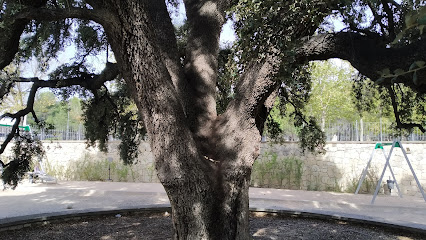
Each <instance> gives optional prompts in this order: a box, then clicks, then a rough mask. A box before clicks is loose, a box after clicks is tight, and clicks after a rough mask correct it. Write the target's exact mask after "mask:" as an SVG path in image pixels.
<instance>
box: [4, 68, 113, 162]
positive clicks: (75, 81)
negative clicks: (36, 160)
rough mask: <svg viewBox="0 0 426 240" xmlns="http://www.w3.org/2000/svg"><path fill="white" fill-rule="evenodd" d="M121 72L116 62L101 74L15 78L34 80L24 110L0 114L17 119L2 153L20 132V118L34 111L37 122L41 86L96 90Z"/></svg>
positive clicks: (24, 80) (17, 80)
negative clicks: (46, 78)
mask: <svg viewBox="0 0 426 240" xmlns="http://www.w3.org/2000/svg"><path fill="white" fill-rule="evenodd" d="M118 74H119V71H118V67H117V64H115V63H107V65H106V67H105V69H104V70H103V71H102V73H101V74H99V75H89V74H82V76H81V77H74V78H68V79H60V80H59V79H55V80H40V79H39V78H19V79H14V81H15V82H32V83H33V85H32V86H31V90H30V93H29V95H28V99H27V104H26V107H25V108H24V109H22V110H19V111H18V112H16V113H5V114H3V115H2V116H0V119H2V118H5V117H8V118H12V119H15V123H14V125H13V127H12V131H11V132H10V133H9V134H8V136H7V137H6V140H5V141H4V142H3V143H2V145H1V146H0V154H2V153H3V152H4V150H5V149H6V147H7V145H8V144H9V143H10V141H12V139H13V137H14V136H15V135H16V134H18V129H19V123H20V118H21V117H23V116H25V115H27V114H29V113H32V114H33V117H34V119H35V120H36V122H38V119H37V117H36V114H35V112H34V101H35V96H36V93H37V91H38V89H39V88H46V87H48V88H62V87H70V86H75V85H78V86H82V87H84V88H86V89H89V90H91V91H94V90H96V89H99V88H100V87H101V86H103V84H104V83H105V82H107V81H111V80H114V79H115V78H116V77H117V76H118Z"/></svg>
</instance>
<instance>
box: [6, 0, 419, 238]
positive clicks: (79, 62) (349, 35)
mask: <svg viewBox="0 0 426 240" xmlns="http://www.w3.org/2000/svg"><path fill="white" fill-rule="evenodd" d="M167 2H168V3H171V4H176V2H175V1H167ZM1 3H2V4H1V6H2V10H1V11H0V21H1V25H2V28H0V36H2V37H1V38H0V68H1V69H3V68H4V67H6V66H7V65H9V64H10V63H11V62H12V61H13V59H18V60H20V61H25V60H26V59H28V57H30V56H32V55H35V56H37V57H38V58H39V59H44V60H47V61H48V60H49V59H53V58H55V57H56V56H57V55H58V53H59V52H60V51H61V50H63V48H64V46H66V45H67V44H68V43H70V42H75V43H76V45H77V49H78V51H77V54H76V56H75V58H73V59H72V61H70V62H69V63H66V64H64V65H62V66H59V67H58V68H57V69H56V70H55V71H53V72H52V73H51V74H50V75H49V78H48V79H39V78H13V79H5V80H2V84H6V85H5V87H2V88H0V89H9V88H8V87H7V83H8V82H11V81H12V82H13V81H21V82H31V83H32V87H31V90H30V92H29V95H28V101H27V104H26V107H25V108H24V109H22V110H20V111H18V112H14V113H7V114H4V116H8V117H12V118H17V119H19V117H21V116H23V115H26V114H30V113H31V114H32V115H33V117H34V119H35V121H36V122H38V118H37V115H36V113H35V111H34V98H35V95H36V92H37V90H38V89H40V88H43V87H50V88H61V89H64V91H63V94H64V95H65V96H67V94H70V93H71V92H70V90H69V89H71V90H72V91H73V92H78V93H79V94H80V95H81V96H84V95H85V96H87V97H89V98H90V100H88V101H87V105H86V107H85V119H86V121H85V123H86V124H85V126H86V128H87V133H88V137H89V140H90V142H94V141H96V140H98V141H99V142H100V146H101V148H103V149H106V148H105V144H106V143H107V138H105V136H107V135H108V134H109V133H111V132H115V131H118V132H122V133H134V134H133V135H129V134H121V136H123V142H128V143H134V144H137V139H138V137H137V136H140V135H141V134H140V131H134V129H135V128H136V127H138V126H142V125H141V124H139V123H140V121H139V120H138V119H141V120H142V121H143V124H144V129H146V132H147V133H148V135H149V139H150V144H151V149H152V151H153V154H154V158H155V168H156V170H157V173H158V178H159V179H160V181H161V183H162V184H163V186H164V188H165V190H166V192H167V195H168V197H169V200H170V203H171V206H172V216H173V218H172V219H173V226H174V238H175V239H249V229H248V226H249V224H248V223H249V220H248V216H249V214H248V213H249V208H248V187H249V182H250V174H251V168H252V165H253V163H254V161H255V159H256V158H257V156H258V155H259V147H260V136H261V134H262V132H263V130H264V124H265V121H266V119H267V116H268V113H269V111H270V109H271V107H272V106H273V104H274V102H275V98H276V96H277V95H278V96H279V97H280V103H282V104H281V105H282V106H283V108H284V106H285V105H284V103H285V104H287V103H289V104H290V105H291V106H293V109H289V110H290V111H291V112H290V113H289V114H290V115H291V116H292V117H293V119H294V123H295V125H296V126H298V127H299V128H300V129H301V130H300V135H301V136H303V139H302V141H301V143H302V146H304V147H307V148H309V149H314V148H315V147H316V146H318V145H321V144H323V143H324V141H323V138H324V135H323V133H322V132H321V131H320V129H319V127H318V126H317V124H316V122H315V120H314V119H309V118H305V117H304V115H303V112H302V107H303V105H304V103H305V102H306V100H307V99H308V98H309V92H310V89H311V81H310V79H309V78H308V74H306V73H307V71H306V66H307V62H308V61H310V60H325V59H328V58H332V57H338V58H342V59H345V60H348V61H350V62H351V64H352V65H353V66H354V67H355V68H357V69H358V70H359V72H360V73H361V74H363V75H365V76H367V77H369V78H370V79H379V78H380V77H382V78H383V80H381V81H377V83H378V84H381V85H382V86H384V87H385V88H386V89H388V91H389V95H390V97H391V99H392V102H393V103H394V104H393V107H394V109H396V110H395V111H394V113H395V115H396V122H397V125H398V126H400V127H413V126H418V127H421V125H420V124H417V123H412V122H403V121H402V119H403V117H405V115H403V114H401V111H400V108H398V104H397V103H398V102H399V100H400V99H397V98H396V95H395V94H393V95H392V93H395V84H403V85H405V86H407V87H408V88H410V89H411V90H412V91H413V92H414V93H416V94H417V93H418V94H420V95H421V94H423V93H425V92H426V84H425V82H426V81H425V76H424V68H423V67H424V66H422V61H425V60H426V59H425V55H424V53H425V51H424V50H423V49H424V47H425V46H426V45H425V44H424V40H423V38H422V36H423V32H422V31H421V28H420V26H422V24H423V23H422V19H423V13H422V12H421V11H422V9H424V7H423V6H422V5H419V3H417V2H414V3H413V2H405V3H407V4H406V5H401V4H398V3H395V2H393V1H355V2H349V1H348V2H346V1H344V2H342V1H333V0H330V1H317V0H314V1H313V0H309V1H308V0H296V1H272V0H265V1H260V0H241V1H233V0H208V1H207V0H184V1H183V4H184V5H185V9H186V15H187V26H188V30H187V31H188V35H187V40H186V47H185V55H184V57H182V56H181V55H180V54H179V48H178V45H177V38H176V34H175V29H174V27H173V26H172V24H171V19H170V13H169V12H168V10H167V5H166V2H164V1H146V0H85V1H84V0H78V1H77V0H74V1H72V0H67V1H63V0H37V1H15V0H3V1H2V2H1ZM352 3H353V4H352ZM357 4H358V5H357ZM369 4H370V5H371V7H370V5H369ZM361 5H362V6H368V7H370V8H371V10H372V11H374V13H375V14H374V16H375V18H374V19H375V20H373V21H372V23H371V24H370V25H369V27H368V28H364V27H361V26H364V24H361V22H358V20H357V19H352V18H349V17H346V18H343V19H344V20H345V22H346V23H349V26H351V25H350V23H353V24H352V25H353V26H352V27H350V28H349V29H347V30H346V31H344V32H340V33H325V32H324V33H323V34H315V33H321V31H320V30H319V29H320V25H321V23H322V22H324V19H325V18H326V17H327V16H330V15H331V14H340V15H342V16H349V15H350V14H352V13H353V12H356V11H357V9H359V8H358V6H361ZM408 9H409V10H408ZM351 11H352V12H351ZM417 11H419V12H417ZM412 12H415V14H414V15H413V16H415V24H417V25H416V26H415V27H413V26H411V25H410V26H407V27H405V28H404V27H400V26H403V22H401V21H403V19H405V18H404V17H405V16H406V15H407V14H412ZM227 13H228V14H229V15H234V16H235V17H236V24H235V25H236V28H237V32H238V37H239V39H238V46H237V47H236V49H235V53H236V59H237V60H238V62H237V63H236V65H235V66H236V70H237V71H236V73H238V74H237V76H235V78H236V79H237V80H236V81H234V82H235V84H233V94H232V95H231V98H230V99H229V103H228V104H227V106H226V109H224V110H223V111H222V114H220V115H219V114H218V111H217V109H218V108H217V103H216V99H217V80H218V75H219V74H218V55H219V36H220V32H221V28H222V26H223V24H224V23H225V20H226V16H227ZM376 13H377V14H376ZM361 19H364V18H361ZM403 29H406V31H413V33H415V35H416V37H415V38H410V39H409V40H408V38H409V37H410V36H413V34H410V35H407V34H404V35H403V37H401V38H400V39H399V40H398V39H397V40H398V41H397V42H396V43H395V44H392V45H391V41H393V39H394V38H393V36H394V35H397V34H399V32H402V31H403ZM379 33H380V34H379ZM347 46H351V47H350V48H348V47H347ZM110 50H112V51H110ZM105 51H107V52H108V53H109V54H111V52H113V54H114V57H115V59H116V60H117V63H111V62H108V61H107V60H108V59H109V58H108V57H105V59H106V63H105V68H104V69H103V71H102V72H101V73H98V72H95V71H93V70H94V69H93V67H92V66H90V64H89V62H88V61H87V59H88V56H96V55H99V54H101V55H104V53H105ZM413 63H415V66H413V67H412V69H411V70H409V69H410V66H411V65H413ZM386 69H389V72H388V70H386ZM397 69H402V70H403V72H401V71H400V70H398V71H397ZM379 72H381V73H379ZM414 72H415V73H416V76H417V77H414ZM388 73H391V74H388ZM395 74H397V76H398V78H397V79H394V77H393V75H395ZM391 75H392V76H391ZM115 79H123V83H122V84H123V88H121V89H119V90H117V91H110V90H109V89H108V88H107V87H106V86H105V83H106V82H107V81H112V80H115ZM392 79H394V80H392ZM67 87H68V88H67ZM67 89H68V90H67ZM131 101H134V103H135V104H136V106H137V116H136V117H132V116H130V114H128V111H127V110H128V108H127V107H126V106H128V105H131V103H130V102H131ZM395 103H396V104H395ZM221 109H223V108H222V107H221ZM17 124H19V121H16V123H15V125H14V126H13V129H12V134H10V135H9V136H8V137H7V138H6V140H5V142H4V143H3V144H2V146H1V148H0V153H3V151H4V148H5V146H6V145H7V144H8V143H9V142H10V141H11V140H12V138H13V137H14V136H18V135H20V133H19V131H18V125H17ZM118 126H120V127H118ZM95 129H96V130H95ZM117 129H121V131H120V130H117ZM140 129H141V128H140ZM27 143H28V144H26V145H27V146H31V145H32V144H33V143H32V142H30V140H28V141H27ZM131 146H132V148H131V149H134V148H133V146H134V145H131ZM34 149H35V148H34ZM32 153H37V151H36V150H34V151H32ZM128 153H131V151H130V152H128ZM132 156H133V155H131V154H124V157H125V159H126V158H127V159H128V158H129V157H132ZM25 159H28V158H25ZM27 162H28V161H27V160H23V159H22V158H19V156H17V157H15V158H14V160H13V161H11V162H9V163H7V164H5V163H3V162H0V164H2V166H3V167H4V169H5V173H6V174H3V175H2V177H3V178H4V179H5V182H6V183H10V184H16V182H13V181H11V179H15V180H16V179H17V178H18V177H19V175H20V174H22V170H19V171H18V170H17V169H23V168H25V166H27ZM130 162H131V161H130ZM12 166H19V167H17V168H12ZM11 173H13V174H11Z"/></svg>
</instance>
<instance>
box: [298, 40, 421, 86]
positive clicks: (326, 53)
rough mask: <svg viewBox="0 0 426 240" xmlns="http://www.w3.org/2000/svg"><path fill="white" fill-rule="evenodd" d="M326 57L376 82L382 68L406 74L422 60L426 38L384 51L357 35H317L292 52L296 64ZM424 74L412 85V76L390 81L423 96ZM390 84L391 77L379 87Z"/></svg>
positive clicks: (380, 44)
mask: <svg viewBox="0 0 426 240" xmlns="http://www.w3.org/2000/svg"><path fill="white" fill-rule="evenodd" d="M329 58H340V59H343V60H347V61H349V62H350V63H351V64H352V66H353V67H355V68H356V69H357V70H358V71H359V72H360V73H361V74H362V75H364V76H367V77H369V78H370V79H372V80H378V79H379V78H381V73H380V72H381V71H383V70H384V69H386V68H388V69H389V70H390V72H391V73H393V72H394V71H395V70H397V69H402V70H404V71H407V72H408V71H409V69H410V66H411V65H412V64H413V63H414V62H416V61H426V39H423V40H419V41H417V42H415V43H411V44H410V45H407V46H404V47H400V48H388V47H386V45H385V44H383V42H382V41H381V40H380V39H376V38H370V37H367V36H363V35H361V34H356V33H349V32H340V33H336V34H321V35H317V36H313V37H311V38H309V39H308V40H307V41H305V43H304V44H303V46H302V47H301V48H299V49H298V50H297V53H296V60H297V62H298V63H303V62H306V61H312V60H326V59H329ZM425 73H426V71H424V70H419V71H418V73H417V76H418V79H417V81H416V82H414V81H413V78H412V74H405V75H401V76H399V77H398V78H397V79H396V80H395V79H394V80H393V81H394V82H399V83H403V84H404V85H406V86H408V87H410V88H412V89H413V90H414V91H417V92H420V93H425V92H426V74H425ZM391 82H392V79H391V78H386V79H384V81H383V82H382V83H381V85H383V86H386V85H389V84H391Z"/></svg>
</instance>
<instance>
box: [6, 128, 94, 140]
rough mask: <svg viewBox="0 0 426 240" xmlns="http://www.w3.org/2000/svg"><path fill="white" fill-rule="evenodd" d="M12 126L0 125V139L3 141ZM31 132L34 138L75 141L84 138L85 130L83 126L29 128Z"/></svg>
mask: <svg viewBox="0 0 426 240" xmlns="http://www.w3.org/2000/svg"><path fill="white" fill-rule="evenodd" d="M11 130H12V127H4V126H1V127H0V141H4V140H5V139H6V137H7V134H9V133H10V131H11ZM31 134H32V135H33V136H34V138H35V139H39V140H62V141H68V140H69V141H76V140H85V139H86V137H85V131H84V127H83V126H79V127H77V128H68V129H66V128H63V129H38V128H31Z"/></svg>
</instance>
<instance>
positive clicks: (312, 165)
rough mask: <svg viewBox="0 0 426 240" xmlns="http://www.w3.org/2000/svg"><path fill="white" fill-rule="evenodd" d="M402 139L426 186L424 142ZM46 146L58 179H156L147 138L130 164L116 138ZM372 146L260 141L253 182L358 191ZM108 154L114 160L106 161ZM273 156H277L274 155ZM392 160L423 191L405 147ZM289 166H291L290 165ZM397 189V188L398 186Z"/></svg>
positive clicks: (372, 174)
mask: <svg viewBox="0 0 426 240" xmlns="http://www.w3.org/2000/svg"><path fill="white" fill-rule="evenodd" d="M402 144H403V147H404V148H405V149H406V151H407V153H408V157H409V160H410V162H411V164H412V166H413V169H414V171H415V173H416V175H417V177H418V179H419V180H420V183H421V184H422V186H423V189H425V187H426V167H425V165H426V143H425V142H405V143H402ZM44 146H45V148H46V153H47V154H46V157H45V158H44V159H43V165H44V168H45V170H46V171H47V172H49V173H50V174H52V175H55V176H56V177H57V178H58V179H60V180H108V179H109V178H111V179H112V180H113V181H134V182H158V179H157V177H156V174H155V170H154V166H153V156H152V153H151V150H150V147H149V144H148V143H146V142H144V143H142V144H141V146H140V151H141V153H140V155H139V159H138V162H137V164H135V165H132V166H125V165H123V164H122V163H121V161H120V160H119V157H118V152H117V147H116V146H117V142H111V143H110V146H109V153H108V154H105V153H101V152H99V151H98V150H97V148H86V144H85V143H84V142H83V141H62V142H61V141H57V142H56V141H55V142H50V141H49V142H45V143H44ZM374 146H375V143H374V142H362V143H360V142H331V143H328V144H327V145H326V150H327V152H326V153H325V154H323V155H314V154H312V153H302V152H301V151H300V149H299V147H298V145H297V143H285V144H280V145H276V144H270V143H262V147H261V151H262V156H261V157H260V159H259V160H258V161H257V163H256V165H255V166H254V170H253V174H252V185H253V186H259V187H275V188H292V189H304V190H327V191H347V192H354V191H355V188H356V185H357V184H358V180H359V178H360V176H361V173H362V171H363V169H364V168H365V167H366V164H367V162H368V160H369V158H370V156H371V153H372V151H373V149H374ZM389 150H390V146H388V147H385V152H386V154H388V152H389ZM7 155H8V153H7V151H6V153H5V154H3V156H2V158H6V157H7ZM109 158H110V159H112V162H109V161H108V159H109ZM272 158H273V159H275V160H274V161H271V159H272ZM384 163H385V158H384V156H383V153H382V150H381V149H377V150H375V153H374V157H373V160H372V162H371V166H370V168H369V174H368V176H367V178H366V181H364V184H363V187H362V189H361V191H362V192H372V191H374V188H375V186H376V184H377V180H378V179H379V177H380V174H381V172H382V170H383V167H384ZM390 164H391V167H392V169H393V171H394V173H395V177H396V180H397V182H398V183H399V186H400V188H401V191H402V193H403V194H404V195H419V196H421V194H420V191H419V189H418V187H417V184H416V182H415V180H414V177H413V175H412V174H411V171H410V169H409V167H408V164H407V162H406V160H405V158H404V156H403V154H402V151H401V149H399V148H395V150H394V153H393V154H392V158H391V160H390ZM289 167H291V169H290V170H289ZM108 168H109V169H110V175H109V170H108ZM287 171H288V172H287ZM384 176H385V178H384V181H383V183H386V180H387V179H389V177H390V176H391V174H390V171H389V170H387V171H386V173H385V175H384ZM385 190H387V188H386V187H385V188H383V184H382V189H381V192H383V191H385ZM393 193H396V189H395V190H394V191H393ZM393 193H392V194H393Z"/></svg>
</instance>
